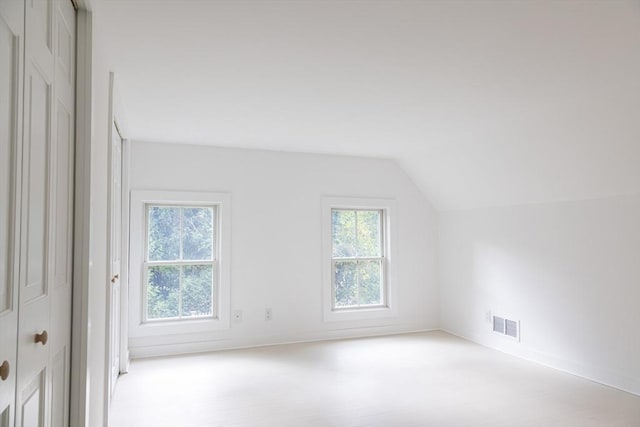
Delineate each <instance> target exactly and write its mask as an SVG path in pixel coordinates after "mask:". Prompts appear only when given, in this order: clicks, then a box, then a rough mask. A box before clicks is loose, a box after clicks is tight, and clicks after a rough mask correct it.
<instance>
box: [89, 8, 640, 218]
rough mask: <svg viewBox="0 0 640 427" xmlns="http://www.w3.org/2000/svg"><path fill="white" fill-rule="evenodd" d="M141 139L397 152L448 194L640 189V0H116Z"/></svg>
mask: <svg viewBox="0 0 640 427" xmlns="http://www.w3.org/2000/svg"><path fill="white" fill-rule="evenodd" d="M96 14H97V18H96V22H98V23H99V25H100V26H101V27H100V28H102V29H103V30H104V31H106V33H105V36H106V37H105V40H106V43H107V45H108V46H107V48H108V51H109V53H110V56H111V60H112V62H113V66H114V71H115V72H116V79H117V85H118V92H119V96H120V98H121V102H122V104H124V106H125V109H126V115H127V117H126V121H127V134H128V135H127V136H128V137H130V138H132V139H137V140H148V141H170V142H180V143H197V144H211V145H216V146H231V147H245V148H259V149H269V150H286V151H298V152H314V153H335V154H348V155H364V156H375V157H388V158H393V159H395V160H396V161H397V162H398V163H399V164H400V165H401V166H402V167H403V168H404V169H405V170H406V171H407V173H408V174H409V175H410V176H411V177H412V178H413V179H414V181H415V182H416V183H417V184H418V185H419V186H420V187H421V188H422V189H423V191H424V192H425V194H426V195H427V197H429V199H430V200H431V201H432V202H433V203H434V204H435V206H436V207H438V208H439V209H459V208H471V207H481V206H492V205H506V204H520V203H537V202H549V201H560V200H574V199H585V198H586V199H588V198H595V197H607V196H613V195H619V194H636V193H640V2H639V1H607V0H603V1H544V0H537V1H502V0H501V1H476V0H472V1H391V0H389V1H373V0H372V1H330V0H322V1H320V0H318V1H313V0H300V1H269V0H262V1H239V0H236V1H205V0H200V1H195V0H180V1H166V0H160V1H152V2H148V1H117V0H104V1H103V2H102V3H101V4H100V8H99V10H98V11H97V13H96Z"/></svg>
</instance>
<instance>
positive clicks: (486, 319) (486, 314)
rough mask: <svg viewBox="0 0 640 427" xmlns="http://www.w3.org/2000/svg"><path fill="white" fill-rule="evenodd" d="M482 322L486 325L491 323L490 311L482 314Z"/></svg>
mask: <svg viewBox="0 0 640 427" xmlns="http://www.w3.org/2000/svg"><path fill="white" fill-rule="evenodd" d="M484 321H485V322H487V323H491V311H490V310H489V311H487V312H486V313H484Z"/></svg>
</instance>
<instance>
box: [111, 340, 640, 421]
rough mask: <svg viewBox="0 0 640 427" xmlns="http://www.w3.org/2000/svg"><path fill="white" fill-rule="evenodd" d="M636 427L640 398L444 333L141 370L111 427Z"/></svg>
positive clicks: (158, 363)
mask: <svg viewBox="0 0 640 427" xmlns="http://www.w3.org/2000/svg"><path fill="white" fill-rule="evenodd" d="M205 426H206V427H213V426H225V427H227V426H229V427H232V426H243V427H261V426H274V427H276V426H277V427H286V426H291V427H309V426H323V427H325V426H327V427H329V426H336V427H338V426H339V427H342V426H381V427H382V426H384V427H395V426H398V427H410V426H434V427H435V426H439V427H456V426H461V427H462V426H465V427H467V426H473V427H502V426H504V427H507V426H508V427H518V426H531V427H534V426H535V427H549V426H558V427H560V426H561V427H572V426H576V427H589V426H598V427H604V426H606V427H614V426H625V427H638V426H640V397H638V396H634V395H632V394H628V393H624V392H622V391H619V390H615V389H613V388H610V387H606V386H603V385H600V384H596V383H594V382H591V381H588V380H585V379H581V378H578V377H575V376H572V375H569V374H565V373H562V372H559V371H556V370H553V369H550V368H546V367H543V366H540V365H537V364H534V363H530V362H527V361H523V360H520V359H518V358H515V357H511V356H508V355H505V354H502V353H500V352H497V351H494V350H490V349H487V348H484V347H481V346H479V345H476V344H472V343H469V342H467V341H465V340H462V339H459V338H456V337H453V336H451V335H449V334H446V333H443V332H427V333H418V334H408V335H396V336H388V337H378V338H363V339H354V340H344V341H327V342H316V343H306V344H293V345H281V346H273V347H262V348H255V349H247V350H234V351H224V352H215V353H206V354H198V355H189V356H181V357H171V358H162V359H146V360H137V361H134V362H133V363H132V365H131V370H130V373H129V374H128V375H125V376H122V377H121V378H120V380H119V381H118V385H117V388H116V393H115V396H114V400H113V405H112V411H111V423H110V427H205Z"/></svg>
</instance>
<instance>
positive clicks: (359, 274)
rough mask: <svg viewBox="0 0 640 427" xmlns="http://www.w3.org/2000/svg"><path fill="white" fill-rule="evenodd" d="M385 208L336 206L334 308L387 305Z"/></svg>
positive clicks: (333, 219)
mask: <svg viewBox="0 0 640 427" xmlns="http://www.w3.org/2000/svg"><path fill="white" fill-rule="evenodd" d="M383 237H384V211H383V210H382V209H375V210H371V209H366V210H365V209H332V210H331V240H332V258H331V265H332V278H333V286H332V287H333V308H334V309H336V310H339V309H351V308H358V307H376V306H377V307H380V306H384V305H385V299H386V298H385V280H384V270H385V258H384V244H383Z"/></svg>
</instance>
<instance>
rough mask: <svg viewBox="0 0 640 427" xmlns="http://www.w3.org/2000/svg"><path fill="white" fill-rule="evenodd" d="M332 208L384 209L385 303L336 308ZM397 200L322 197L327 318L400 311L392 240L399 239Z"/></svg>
mask: <svg viewBox="0 0 640 427" xmlns="http://www.w3.org/2000/svg"><path fill="white" fill-rule="evenodd" d="M332 209H375V210H382V211H383V232H384V236H383V245H384V254H385V266H384V272H385V278H384V280H385V286H386V291H385V294H386V301H385V303H386V304H385V306H382V307H380V306H376V307H354V308H352V309H351V308H340V309H334V308H333V294H334V292H333V280H332V275H333V271H332V270H333V268H332V258H333V257H332V252H333V240H332V233H331V232H332V230H331V210H332ZM395 210H396V203H395V200H393V199H373V198H359V197H323V198H322V312H323V313H322V314H323V319H324V321H325V322H332V321H349V320H367V319H384V318H388V317H395V316H397V314H398V304H397V298H396V294H397V283H396V280H395V268H394V266H393V252H392V244H393V242H394V240H395V235H394V232H395V229H396V227H395V219H396V214H395Z"/></svg>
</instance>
